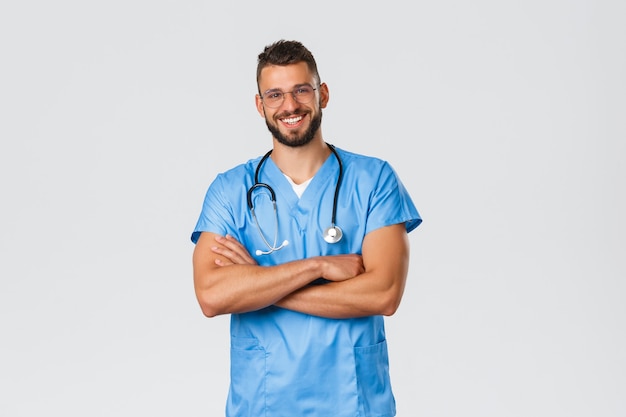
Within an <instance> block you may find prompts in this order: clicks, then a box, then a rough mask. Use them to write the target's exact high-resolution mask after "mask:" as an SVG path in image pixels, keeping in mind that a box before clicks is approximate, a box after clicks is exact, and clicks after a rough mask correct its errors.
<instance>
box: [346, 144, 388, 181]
mask: <svg viewBox="0 0 626 417" xmlns="http://www.w3.org/2000/svg"><path fill="white" fill-rule="evenodd" d="M335 149H336V150H337V153H338V154H339V157H340V158H341V162H342V164H343V169H344V170H346V171H352V172H354V173H358V174H359V175H369V176H379V175H381V174H394V175H395V172H394V170H393V168H392V166H391V164H389V162H388V161H386V160H384V159H381V158H379V157H375V156H371V155H364V154H360V153H355V152H350V151H346V150H345V149H340V148H335Z"/></svg>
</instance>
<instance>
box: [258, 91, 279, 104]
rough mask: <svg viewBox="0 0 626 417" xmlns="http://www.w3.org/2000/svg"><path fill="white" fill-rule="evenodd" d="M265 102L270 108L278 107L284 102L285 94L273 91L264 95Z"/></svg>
mask: <svg viewBox="0 0 626 417" xmlns="http://www.w3.org/2000/svg"><path fill="white" fill-rule="evenodd" d="M263 101H264V102H265V105H266V106H268V107H278V106H280V104H281V103H282V102H283V93H281V92H280V91H271V92H269V93H265V94H263Z"/></svg>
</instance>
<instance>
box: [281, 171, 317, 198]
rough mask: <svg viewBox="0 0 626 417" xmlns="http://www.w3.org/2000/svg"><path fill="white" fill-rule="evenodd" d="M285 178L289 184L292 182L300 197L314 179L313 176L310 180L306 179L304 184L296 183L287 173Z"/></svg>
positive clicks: (292, 186)
mask: <svg viewBox="0 0 626 417" xmlns="http://www.w3.org/2000/svg"><path fill="white" fill-rule="evenodd" d="M283 175H285V174H283ZM285 178H287V181H289V184H291V188H293V191H294V192H295V193H296V195H297V196H298V198H300V197H302V194H303V193H304V190H306V187H308V185H309V183H310V182H311V180H312V179H313V177H311V178H309V179H308V180H306V181H304V182H303V183H302V184H296V183H295V182H293V180H292V179H291V178H289V177H288V176H287V175H285Z"/></svg>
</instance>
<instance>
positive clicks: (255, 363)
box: [227, 337, 267, 417]
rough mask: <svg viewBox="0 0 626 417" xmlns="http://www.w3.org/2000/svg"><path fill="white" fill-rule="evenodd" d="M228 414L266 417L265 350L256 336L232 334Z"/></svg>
mask: <svg viewBox="0 0 626 417" xmlns="http://www.w3.org/2000/svg"><path fill="white" fill-rule="evenodd" d="M230 343H231V346H230V363H231V365H230V391H229V393H228V405H227V415H228V416H250V417H262V416H265V411H266V408H265V376H266V374H267V372H266V364H265V357H266V354H265V349H263V347H262V346H260V345H259V341H258V340H257V339H256V338H254V337H231V342H230Z"/></svg>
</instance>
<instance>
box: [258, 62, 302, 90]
mask: <svg viewBox="0 0 626 417" xmlns="http://www.w3.org/2000/svg"><path fill="white" fill-rule="evenodd" d="M300 84H311V85H313V84H314V79H313V74H311V72H310V71H309V67H308V66H307V64H306V62H298V63H297V64H289V65H268V66H267V67H265V68H263V69H262V70H261V75H260V77H259V90H260V91H267V90H271V89H275V88H277V89H280V90H288V89H290V88H292V87H293V86H295V85H300Z"/></svg>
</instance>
